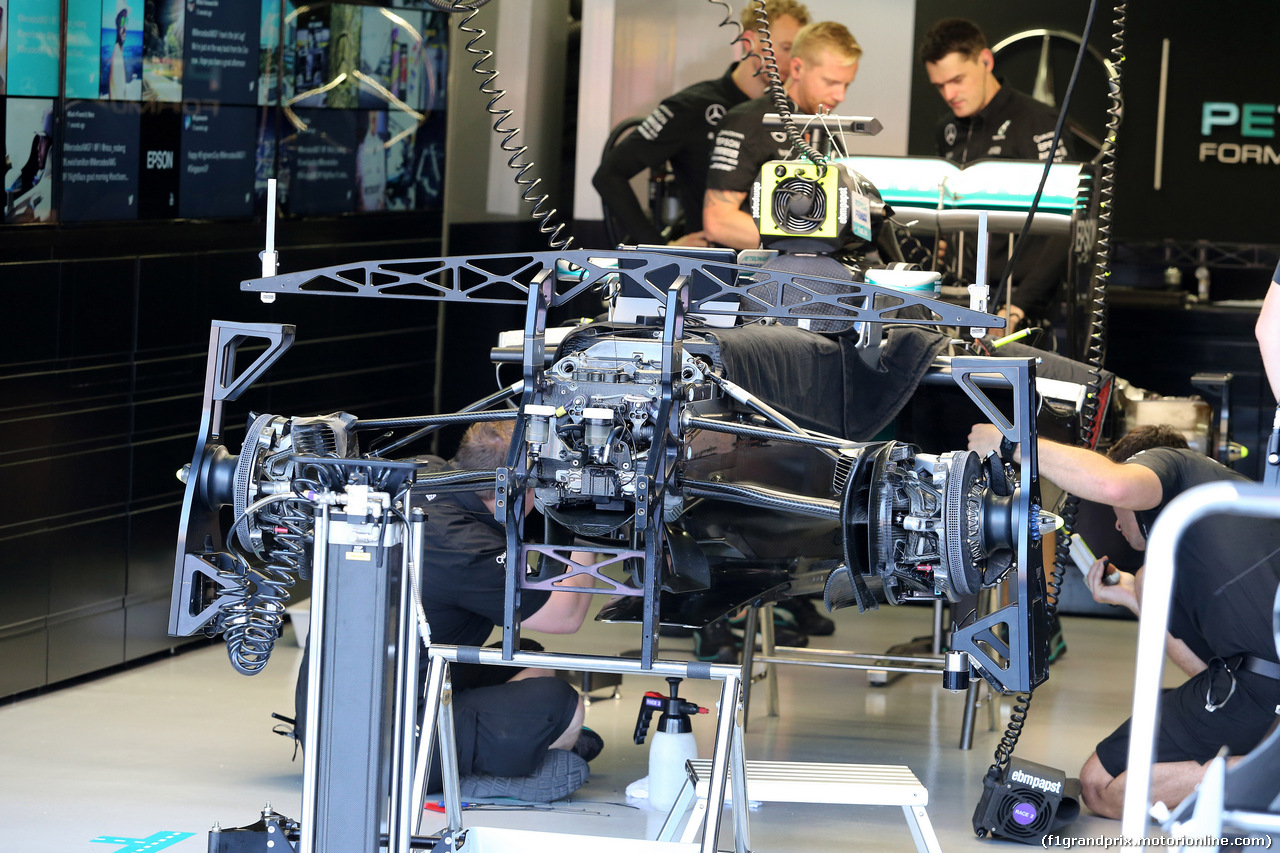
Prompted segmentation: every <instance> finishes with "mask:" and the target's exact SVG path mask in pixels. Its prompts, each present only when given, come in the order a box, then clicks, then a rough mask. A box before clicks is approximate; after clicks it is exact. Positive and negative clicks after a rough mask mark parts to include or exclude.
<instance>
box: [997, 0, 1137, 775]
mask: <svg viewBox="0 0 1280 853" xmlns="http://www.w3.org/2000/svg"><path fill="white" fill-rule="evenodd" d="M1096 10H1097V0H1090V3H1089V13H1088V17H1087V18H1086V20H1085V27H1084V34H1083V35H1082V36H1081V38H1080V50H1079V52H1078V53H1077V54H1076V64H1075V67H1074V68H1073V69H1072V71H1071V80H1070V82H1069V83H1068V84H1067V91H1066V94H1065V95H1064V96H1063V102H1062V110H1061V112H1059V113H1058V123H1057V126H1056V127H1055V128H1054V135H1053V146H1052V148H1051V149H1050V151H1051V152H1053V153H1056V152H1057V150H1058V141H1059V138H1060V136H1061V133H1062V126H1063V122H1064V120H1065V118H1066V115H1067V107H1068V106H1069V105H1070V103H1071V94H1072V92H1073V91H1074V90H1075V86H1076V80H1077V78H1078V77H1079V72H1080V66H1081V64H1082V62H1083V60H1084V54H1085V50H1086V48H1087V46H1088V44H1089V35H1090V33H1091V32H1092V30H1093V19H1094V14H1095V12H1096ZM1114 23H1115V25H1116V32H1115V34H1114V36H1113V38H1114V40H1115V41H1116V42H1117V43H1118V44H1117V46H1116V47H1115V48H1114V49H1113V51H1112V54H1113V55H1115V56H1117V57H1118V58H1119V59H1121V60H1122V59H1123V48H1124V3H1122V2H1121V3H1117V4H1116V18H1115V19H1114ZM1116 68H1117V75H1116V79H1115V84H1114V86H1113V87H1112V89H1111V91H1110V92H1109V94H1108V97H1109V98H1110V99H1111V102H1112V107H1111V108H1110V109H1108V111H1107V112H1108V114H1109V115H1111V120H1110V121H1109V122H1108V125H1107V131H1108V137H1107V138H1108V140H1109V141H1110V142H1111V143H1112V145H1111V146H1110V150H1109V151H1106V152H1105V153H1104V156H1103V165H1102V174H1103V176H1104V177H1103V178H1102V179H1101V180H1100V181H1099V200H1100V204H1102V205H1104V208H1105V209H1104V211H1100V212H1099V216H1098V220H1099V221H1098V249H1097V255H1096V257H1097V277H1098V279H1099V280H1101V279H1103V278H1105V277H1106V276H1108V275H1109V274H1110V272H1109V269H1110V267H1109V264H1110V252H1111V244H1110V229H1111V222H1110V216H1111V194H1112V189H1113V186H1114V166H1115V144H1114V143H1115V136H1116V130H1117V128H1118V127H1119V98H1120V94H1119V93H1120V78H1119V72H1118V69H1119V63H1117V65H1116ZM1104 147H1105V146H1104ZM1052 165H1053V154H1052V153H1051V154H1050V159H1049V161H1048V162H1047V163H1046V164H1045V168H1044V173H1043V174H1042V175H1041V176H1040V186H1039V187H1038V188H1037V189H1036V195H1035V199H1034V200H1033V201H1032V204H1031V209H1030V210H1029V211H1028V212H1027V220H1026V222H1024V223H1023V225H1022V233H1021V235H1019V238H1018V244H1017V246H1016V247H1015V249H1014V252H1013V257H1012V258H1010V259H1009V264H1008V266H1007V267H1006V268H1005V274H1004V276H1003V277H1002V279H1001V284H1000V289H999V290H998V291H997V298H996V299H995V300H994V301H993V302H992V304H997V305H998V304H1000V302H1002V301H1003V292H1004V289H1005V287H1006V286H1007V285H1008V283H1009V279H1010V276H1011V275H1012V273H1013V266H1014V263H1015V262H1016V261H1017V259H1018V255H1019V252H1020V250H1021V249H1022V241H1023V240H1024V239H1025V238H1026V236H1027V232H1028V230H1029V229H1030V227H1031V218H1032V216H1034V215H1035V210H1036V207H1037V206H1038V205H1039V203H1040V194H1041V192H1042V191H1043V189H1044V184H1045V181H1046V180H1047V179H1048V177H1049V170H1050V168H1051V167H1052ZM1104 216H1105V218H1106V242H1105V243H1104V237H1103V218H1104ZM1096 294H1097V291H1096V289H1095V296H1096ZM1105 296H1106V290H1105V285H1102V294H1101V299H1095V305H1096V306H1098V307H1097V309H1096V310H1095V312H1094V316H1093V322H1092V324H1091V338H1090V340H1091V344H1090V380H1089V382H1088V383H1087V386H1086V393H1085V405H1084V406H1083V407H1082V410H1081V419H1080V434H1081V438H1082V439H1083V443H1085V444H1088V439H1089V435H1090V432H1091V429H1092V426H1093V424H1094V423H1095V419H1096V418H1097V416H1098V400H1097V397H1098V390H1099V388H1100V386H1101V378H1102V377H1101V368H1102V357H1103V355H1104V354H1105V344H1104V341H1105V330H1106V305H1105ZM1095 344H1096V345H1095ZM1095 356H1096V359H1095ZM1079 504H1080V499H1079V498H1078V497H1076V496H1075V495H1068V496H1067V501H1066V504H1065V505H1064V507H1063V511H1062V518H1063V525H1062V528H1061V530H1060V531H1059V534H1058V535H1057V536H1056V537H1055V540H1054V561H1053V567H1052V569H1051V571H1050V572H1049V574H1048V579H1047V584H1046V586H1047V589H1046V594H1045V604H1046V610H1047V612H1048V614H1049V617H1050V618H1051V619H1052V618H1053V617H1055V616H1057V612H1058V596H1059V593H1060V591H1061V588H1062V576H1063V569H1064V567H1065V566H1066V563H1067V561H1068V560H1069V559H1071V536H1072V533H1073V531H1074V529H1075V519H1076V515H1077V512H1078V508H1079ZM1050 639H1052V638H1050ZM1034 692H1035V691H1034V688H1033V689H1032V690H1028V691H1027V692H1026V693H1019V694H1018V695H1017V696H1016V697H1015V698H1014V700H1013V710H1012V711H1011V713H1010V714H1009V723H1008V725H1007V726H1006V727H1005V730H1004V734H1003V735H1001V737H1000V742H999V743H998V744H997V745H996V749H995V761H994V762H993V763H992V765H991V766H990V767H989V768H988V769H987V774H986V775H987V778H988V779H991V780H997V779H999V778H1000V777H1001V775H1002V774H1003V772H1004V771H1005V770H1006V769H1007V768H1008V766H1009V761H1010V759H1011V758H1012V757H1013V751H1014V750H1015V749H1016V748H1017V746H1018V739H1019V738H1020V737H1021V736H1022V728H1023V726H1024V725H1025V724H1026V720H1027V713H1028V710H1029V708H1030V706H1031V697H1032V695H1033V694H1034Z"/></svg>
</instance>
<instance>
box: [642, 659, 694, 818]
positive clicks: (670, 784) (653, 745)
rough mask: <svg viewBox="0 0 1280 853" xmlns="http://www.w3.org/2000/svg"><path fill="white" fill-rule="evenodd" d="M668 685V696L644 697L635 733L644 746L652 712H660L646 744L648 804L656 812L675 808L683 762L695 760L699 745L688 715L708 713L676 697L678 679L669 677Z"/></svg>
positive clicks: (680, 783)
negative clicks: (651, 736) (647, 744)
mask: <svg viewBox="0 0 1280 853" xmlns="http://www.w3.org/2000/svg"><path fill="white" fill-rule="evenodd" d="M667 683H668V684H670V685H671V695H670V696H663V695H662V694H661V693H657V692H654V691H650V692H648V693H646V694H644V699H643V700H642V702H641V704H640V716H639V717H638V718H637V719H636V732H635V742H636V744H637V745H639V744H642V743H644V738H645V734H646V733H647V732H648V731H649V721H650V720H651V719H652V717H653V712H654V711H661V712H662V716H661V717H659V718H658V727H657V728H656V729H655V730H654V732H653V739H652V740H651V741H650V742H649V803H650V804H651V805H652V806H653V807H654V808H655V809H658V810H659V811H668V810H670V808H671V807H672V806H673V805H675V801H676V797H677V796H678V795H679V793H680V788H681V787H682V786H683V785H684V781H685V779H686V778H687V774H686V773H685V769H684V765H685V762H686V761H688V760H689V759H691V758H697V757H698V742H697V741H696V740H694V737H693V723H692V720H691V719H690V715H691V714H705V713H707V709H706V708H700V707H698V705H696V704H695V703H693V702H686V701H684V700H683V699H681V698H680V697H679V696H677V695H676V691H677V690H678V689H679V688H680V679H679V678H675V677H668V678H667Z"/></svg>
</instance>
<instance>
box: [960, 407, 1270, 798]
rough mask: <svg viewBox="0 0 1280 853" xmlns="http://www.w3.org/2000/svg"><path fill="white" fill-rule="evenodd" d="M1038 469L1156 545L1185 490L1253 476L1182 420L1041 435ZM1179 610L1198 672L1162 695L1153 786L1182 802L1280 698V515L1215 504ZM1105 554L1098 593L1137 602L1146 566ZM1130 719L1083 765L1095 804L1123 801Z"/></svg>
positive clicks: (1141, 541) (1180, 659) (990, 437)
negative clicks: (1275, 610) (1204, 449)
mask: <svg viewBox="0 0 1280 853" xmlns="http://www.w3.org/2000/svg"><path fill="white" fill-rule="evenodd" d="M1000 439H1001V436H1000V432H999V430H997V429H996V428H995V427H994V426H992V425H991V424H980V425H977V426H975V427H974V428H973V431H972V432H971V433H970V435H969V449H970V450H974V451H977V452H978V453H981V454H984V455H985V454H986V453H988V452H990V451H992V450H993V449H995V448H997V447H998V446H999V444H1000ZM1036 447H1037V451H1038V460H1039V469H1040V474H1041V475H1043V476H1045V477H1048V478H1049V479H1050V480H1052V481H1053V482H1054V483H1056V484H1057V485H1058V486H1060V487H1062V488H1063V489H1064V490H1066V491H1068V492H1070V493H1071V494H1074V495H1078V496H1080V497H1082V498H1085V499H1087V500H1095V501H1098V502H1100V503H1106V504H1109V505H1110V506H1112V507H1114V508H1115V513H1116V527H1117V528H1118V529H1119V530H1120V532H1121V533H1122V534H1124V537H1125V539H1126V540H1128V542H1129V544H1130V545H1132V546H1133V547H1134V548H1136V549H1138V550H1144V549H1145V548H1146V541H1147V536H1148V534H1149V532H1150V530H1151V528H1152V526H1153V525H1154V524H1155V520H1156V517H1157V516H1158V515H1159V514H1160V511H1161V510H1163V509H1164V507H1165V506H1167V505H1168V503H1169V502H1170V501H1171V500H1173V499H1174V498H1175V497H1177V496H1178V495H1180V494H1182V493H1183V492H1185V491H1187V490H1189V489H1192V488H1194V487H1196V486H1199V485H1202V484H1204V483H1213V482H1218V481H1222V480H1239V481H1243V482H1248V480H1247V478H1245V477H1243V476H1241V475H1240V474H1237V473H1236V472H1235V471H1232V470H1231V469H1229V468H1226V467H1224V466H1222V465H1220V464H1219V463H1217V462H1215V461H1213V460H1212V459H1210V458H1209V457H1207V456H1204V455H1202V454H1200V453H1197V452H1195V451H1193V450H1190V449H1188V448H1187V444H1186V440H1185V439H1183V437H1182V435H1181V433H1179V432H1178V431H1177V430H1176V429H1174V428H1173V427H1168V426H1144V427H1138V428H1137V429H1135V430H1133V431H1131V432H1130V433H1129V434H1128V435H1126V436H1125V437H1124V438H1123V439H1121V440H1120V441H1119V442H1117V443H1116V444H1115V446H1113V447H1112V448H1111V450H1110V452H1109V453H1108V454H1107V456H1105V457H1104V456H1102V455H1101V454H1098V453H1094V452H1093V451H1091V450H1086V449H1084V448H1080V447H1069V446H1066V445H1062V444H1057V443H1055V442H1052V441H1048V440H1046V439H1039V440H1038V442H1037V445H1036ZM1176 559H1177V573H1176V576H1175V578H1174V587H1173V598H1172V601H1171V602H1170V611H1169V625H1168V628H1169V636H1168V637H1167V640H1166V651H1167V652H1168V654H1169V656H1170V657H1171V658H1173V660H1174V662H1175V663H1177V664H1178V666H1179V667H1181V668H1182V669H1183V670H1185V671H1186V673H1187V674H1188V675H1189V676H1190V678H1189V679H1188V680H1187V681H1186V682H1185V683H1184V684H1182V685H1181V686H1180V687H1177V688H1175V689H1173V690H1168V691H1165V692H1164V694H1163V695H1162V696H1161V698H1160V728H1159V731H1158V734H1157V743H1156V752H1155V764H1154V766H1153V767H1152V768H1151V797H1152V799H1153V800H1156V801H1162V802H1164V803H1165V804H1166V805H1167V806H1169V807H1171V808H1172V807H1173V806H1174V805H1175V804H1177V803H1179V802H1181V801H1182V800H1183V799H1184V798H1185V797H1186V796H1187V795H1189V794H1190V793H1191V792H1192V791H1194V790H1195V787H1196V785H1197V784H1198V783H1199V782H1200V779H1201V778H1202V777H1203V776H1204V769H1205V768H1204V764H1205V763H1206V762H1208V761H1210V760H1211V759H1213V758H1214V757H1215V756H1216V755H1217V754H1218V751H1219V750H1220V749H1221V748H1222V747H1223V746H1226V747H1227V748H1228V750H1229V751H1230V754H1231V755H1232V756H1234V757H1235V758H1233V759H1229V760H1228V764H1231V763H1234V761H1238V760H1239V758H1240V757H1241V756H1243V755H1244V754H1245V753H1247V752H1248V751H1249V750H1251V749H1252V748H1253V747H1255V746H1257V744H1258V743H1259V742H1260V741H1261V740H1262V738H1263V736H1264V735H1265V734H1266V733H1267V731H1268V729H1269V728H1270V727H1271V725H1272V724H1273V723H1274V722H1275V719H1276V711H1277V708H1278V707H1280V663H1277V662H1276V645H1275V639H1274V636H1273V633H1272V624H1271V606H1272V602H1273V600H1274V599H1275V595H1276V588H1277V586H1280V523H1278V522H1276V521H1275V520H1273V519H1258V518H1246V517H1239V516H1232V515H1214V516H1210V517H1208V518H1204V519H1202V520H1200V521H1198V522H1196V523H1195V524H1193V525H1191V527H1190V528H1189V529H1188V530H1187V531H1186V532H1185V533H1184V534H1183V537H1182V540H1181V542H1180V543H1179V546H1178V553H1177V555H1176ZM1106 569H1107V562H1106V558H1105V557H1100V558H1099V559H1098V560H1097V562H1095V563H1094V565H1093V566H1092V567H1091V568H1090V570H1089V574H1088V577H1087V583H1088V585H1089V590H1090V592H1092V593H1093V597H1094V598H1095V599H1096V600H1098V601H1102V602H1106V603H1108V604H1119V605H1122V606H1125V607H1127V608H1129V609H1130V610H1132V611H1133V612H1134V613H1135V614H1136V613H1138V612H1139V609H1140V607H1141V602H1142V573H1143V570H1141V569H1140V570H1139V571H1138V574H1137V575H1128V574H1125V573H1120V582H1119V583H1117V584H1115V585H1114V586H1107V585H1105V584H1103V583H1102V578H1103V573H1104V572H1105V571H1106ZM1128 750H1129V722H1128V721H1126V722H1125V723H1124V724H1123V725H1121V726H1120V728H1118V729H1116V731H1115V732H1113V733H1112V734H1110V735H1108V736H1107V737H1106V738H1105V739H1104V740H1103V741H1102V742H1101V743H1099V744H1098V748H1097V751H1096V752H1094V754H1093V755H1091V756H1090V757H1089V760H1088V761H1087V762H1085V765H1084V767H1083V768H1082V769H1081V771H1080V782H1081V785H1082V788H1083V795H1084V801H1085V804H1086V805H1087V806H1089V808H1090V809H1092V810H1093V811H1094V812H1096V813H1098V814H1100V815H1102V816H1104V817H1112V818H1118V817H1120V815H1121V812H1122V811H1123V804H1124V787H1125V781H1126V764H1127V759H1128Z"/></svg>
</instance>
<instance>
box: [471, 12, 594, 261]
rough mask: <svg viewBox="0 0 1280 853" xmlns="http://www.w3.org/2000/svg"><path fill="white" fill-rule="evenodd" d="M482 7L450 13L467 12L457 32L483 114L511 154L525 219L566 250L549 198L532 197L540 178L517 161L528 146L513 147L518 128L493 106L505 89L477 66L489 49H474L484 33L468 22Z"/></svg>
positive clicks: (494, 76)
mask: <svg viewBox="0 0 1280 853" xmlns="http://www.w3.org/2000/svg"><path fill="white" fill-rule="evenodd" d="M482 5H484V4H483V3H474V2H467V3H463V2H455V3H453V5H452V6H451V7H450V9H451V11H454V12H469V13H470V14H468V15H467V16H466V17H465V18H463V19H462V20H461V21H459V22H458V31H459V32H463V33H466V34H467V35H469V36H471V39H470V40H469V41H468V42H467V45H466V51H467V53H469V54H471V55H472V56H475V57H477V59H476V61H475V62H474V63H473V64H472V66H471V70H472V71H474V72H475V73H476V74H479V75H480V76H481V77H484V78H485V80H484V82H483V83H481V84H480V91H481V92H482V93H484V94H486V95H489V96H490V97H489V103H488V104H486V105H485V111H486V112H488V113H489V115H491V116H496V118H495V119H494V121H493V131H494V133H496V134H498V135H499V136H501V137H502V141H501V143H500V144H499V145H500V147H501V148H502V150H503V151H505V152H506V153H508V154H510V155H511V156H510V157H509V158H508V159H507V165H508V166H510V167H511V168H512V169H515V171H516V176H515V182H516V186H517V187H518V188H519V189H520V200H521V201H523V202H524V203H526V204H531V205H533V209H532V210H531V211H530V212H529V216H530V218H532V219H535V220H537V222H538V233H539V234H546V235H548V236H547V245H548V246H550V247H551V248H552V249H556V250H560V249H568V248H570V247H572V246H573V238H572V237H568V236H566V237H563V238H562V237H561V236H560V233H561V232H562V231H563V230H564V223H561V222H557V221H555V217H556V214H557V213H558V212H559V211H557V210H556V208H554V207H551V205H550V202H551V196H550V195H548V194H547V193H543V194H542V195H535V193H537V191H538V185H539V184H541V183H542V178H528V177H526V175H527V174H528V172H529V170H530V169H532V168H533V167H534V162H533V160H529V161H527V162H521V160H522V158H523V157H524V155H525V154H526V153H527V152H528V151H529V146H527V145H519V146H517V145H515V138H516V135H517V134H519V133H520V128H518V127H511V126H508V125H507V124H506V123H507V122H509V120H510V119H511V117H512V116H513V115H514V112H513V111H512V110H510V109H506V108H503V109H498V107H497V104H498V101H500V100H502V99H503V98H504V97H506V94H507V91H506V89H499V88H496V87H495V86H494V83H495V82H496V81H497V79H498V69H497V66H496V65H495V66H494V67H493V68H492V69H484V68H481V67H480V66H481V65H482V64H483V63H485V62H487V61H489V60H490V59H492V58H493V51H492V50H489V49H488V48H479V47H476V45H477V44H478V43H479V42H480V40H481V39H482V38H484V37H485V36H486V35H488V33H487V32H485V30H483V29H481V28H479V27H472V26H471V22H472V21H473V20H475V17H476V15H478V14H479V13H480V6H482Z"/></svg>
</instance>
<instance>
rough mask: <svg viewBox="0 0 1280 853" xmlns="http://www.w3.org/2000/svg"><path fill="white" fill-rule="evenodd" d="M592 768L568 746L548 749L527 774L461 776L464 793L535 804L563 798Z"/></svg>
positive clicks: (470, 795) (582, 781)
mask: <svg viewBox="0 0 1280 853" xmlns="http://www.w3.org/2000/svg"><path fill="white" fill-rule="evenodd" d="M590 776H591V768H590V767H588V766H587V762H586V761H585V760H583V758H582V757H581V756H579V755H576V754H574V753H572V752H570V751H569V750H567V749H548V750H547V755H546V757H545V758H543V759H542V763H541V764H539V765H538V769H537V770H534V771H533V772H532V773H530V774H529V775H528V776H492V775H490V774H488V773H479V774H476V775H473V776H463V777H462V780H461V781H462V796H463V797H466V798H468V799H472V798H479V797H510V798H511V799H513V800H526V801H529V802H534V803H549V802H551V801H552V800H562V799H564V798H565V797H567V796H569V795H570V794H572V793H573V792H574V791H576V790H578V789H579V788H581V787H582V785H583V783H585V782H586V781H587V779H588V778H589V777H590Z"/></svg>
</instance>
